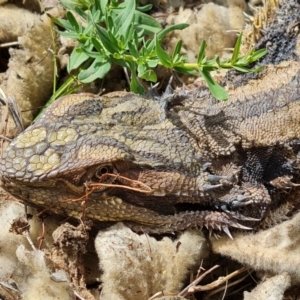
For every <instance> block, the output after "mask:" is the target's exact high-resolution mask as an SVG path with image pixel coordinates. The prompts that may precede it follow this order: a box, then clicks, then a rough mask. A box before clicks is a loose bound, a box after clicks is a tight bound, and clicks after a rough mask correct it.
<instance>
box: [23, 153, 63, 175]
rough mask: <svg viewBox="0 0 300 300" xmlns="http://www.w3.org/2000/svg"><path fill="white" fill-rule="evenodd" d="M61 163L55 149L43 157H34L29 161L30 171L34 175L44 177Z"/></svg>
mask: <svg viewBox="0 0 300 300" xmlns="http://www.w3.org/2000/svg"><path fill="white" fill-rule="evenodd" d="M59 163H60V158H59V156H58V154H57V153H55V150H54V149H51V148H50V149H48V150H46V151H45V153H44V154H43V155H33V156H32V157H31V158H30V159H29V164H28V167H27V169H28V171H29V172H32V173H33V174H34V175H36V176H38V175H42V174H44V173H47V172H48V171H49V170H51V169H53V168H54V167H55V166H56V165H58V164H59Z"/></svg>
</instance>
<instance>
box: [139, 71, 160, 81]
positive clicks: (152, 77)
mask: <svg viewBox="0 0 300 300" xmlns="http://www.w3.org/2000/svg"><path fill="white" fill-rule="evenodd" d="M139 77H140V78H143V79H145V80H147V81H151V82H156V81H157V76H156V74H155V72H154V71H153V70H147V71H146V72H144V73H143V74H141V75H139Z"/></svg>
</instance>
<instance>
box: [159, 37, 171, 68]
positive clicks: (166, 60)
mask: <svg viewBox="0 0 300 300" xmlns="http://www.w3.org/2000/svg"><path fill="white" fill-rule="evenodd" d="M155 41H156V43H155V50H156V54H157V56H158V58H159V60H160V63H161V64H162V65H163V66H164V67H166V68H171V67H172V58H171V57H170V55H169V54H168V53H167V52H165V51H164V50H163V48H162V47H161V46H160V44H159V41H158V39H157V37H156V38H155Z"/></svg>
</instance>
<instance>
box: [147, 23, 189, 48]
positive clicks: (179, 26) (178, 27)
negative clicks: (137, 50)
mask: <svg viewBox="0 0 300 300" xmlns="http://www.w3.org/2000/svg"><path fill="white" fill-rule="evenodd" d="M188 26H189V24H175V25H172V26H170V27H167V28H165V29H164V30H162V31H160V32H159V33H158V34H157V35H156V37H157V39H158V40H159V41H161V40H162V38H163V37H164V36H165V35H166V34H168V33H169V32H171V31H174V30H182V29H184V28H187V27H188ZM155 44H156V41H155V39H154V40H152V41H150V43H149V44H148V45H147V49H151V48H154V47H155Z"/></svg>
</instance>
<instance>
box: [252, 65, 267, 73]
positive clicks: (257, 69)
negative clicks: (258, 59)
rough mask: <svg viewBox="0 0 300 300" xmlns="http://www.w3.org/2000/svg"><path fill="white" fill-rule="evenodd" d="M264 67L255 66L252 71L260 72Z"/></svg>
mask: <svg viewBox="0 0 300 300" xmlns="http://www.w3.org/2000/svg"><path fill="white" fill-rule="evenodd" d="M263 68H264V67H263V66H259V67H257V68H255V69H251V70H250V71H251V72H252V73H258V72H260V71H261V70H262V69H263Z"/></svg>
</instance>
